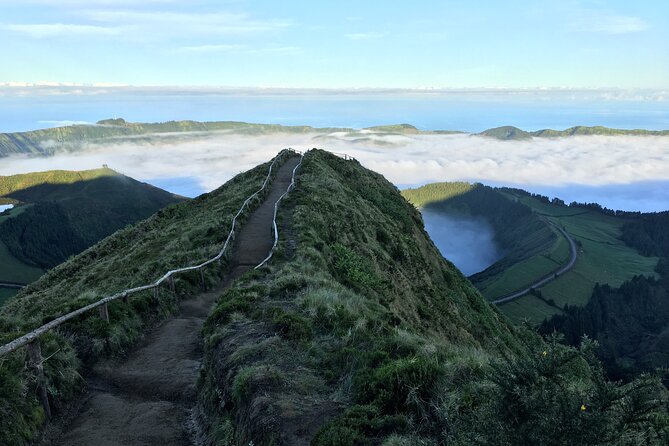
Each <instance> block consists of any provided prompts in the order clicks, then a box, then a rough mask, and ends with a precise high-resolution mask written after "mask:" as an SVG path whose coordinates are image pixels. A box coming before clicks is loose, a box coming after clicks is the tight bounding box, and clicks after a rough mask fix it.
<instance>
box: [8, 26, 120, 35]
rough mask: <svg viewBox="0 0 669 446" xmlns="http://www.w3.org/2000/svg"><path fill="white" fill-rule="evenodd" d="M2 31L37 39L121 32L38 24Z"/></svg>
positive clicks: (108, 29) (105, 27) (95, 27)
mask: <svg viewBox="0 0 669 446" xmlns="http://www.w3.org/2000/svg"><path fill="white" fill-rule="evenodd" d="M3 28H4V29H6V30H8V31H12V32H16V33H21V34H25V35H27V36H30V37H34V38H37V39H43V38H47V37H59V36H113V35H117V34H119V33H120V32H121V29H120V28H116V27H108V26H95V25H78V24H72V23H39V24H29V25H19V24H13V25H5V26H3Z"/></svg>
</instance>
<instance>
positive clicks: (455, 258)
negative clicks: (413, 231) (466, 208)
mask: <svg viewBox="0 0 669 446" xmlns="http://www.w3.org/2000/svg"><path fill="white" fill-rule="evenodd" d="M421 213H422V214H423V220H424V221H425V230H426V231H427V232H428V234H430V238H432V241H433V242H434V244H435V245H437V248H439V251H440V252H441V255H442V256H444V257H445V258H446V259H448V260H450V261H451V262H453V263H454V264H455V266H457V267H458V269H459V270H460V271H462V273H463V274H464V275H466V276H471V275H472V274H475V273H478V272H480V271H483V270H484V269H486V268H487V267H489V266H490V265H492V264H493V263H495V262H496V261H498V260H499V259H501V258H502V257H503V253H502V251H501V250H500V249H499V248H498V247H497V245H496V243H495V233H494V231H493V229H492V227H491V226H490V225H489V224H488V223H487V222H486V221H485V220H483V219H477V218H467V217H459V216H458V217H456V216H453V215H447V214H444V213H439V212H435V211H431V210H426V209H423V210H421Z"/></svg>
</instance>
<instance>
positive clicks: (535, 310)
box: [500, 294, 563, 325]
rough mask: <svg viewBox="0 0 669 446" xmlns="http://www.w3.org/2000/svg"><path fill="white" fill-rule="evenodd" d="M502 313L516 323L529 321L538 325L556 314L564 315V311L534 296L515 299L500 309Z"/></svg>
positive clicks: (529, 295) (528, 295) (527, 295)
mask: <svg viewBox="0 0 669 446" xmlns="http://www.w3.org/2000/svg"><path fill="white" fill-rule="evenodd" d="M500 309H501V310H502V312H503V313H504V314H505V315H506V316H508V317H509V319H511V320H512V321H513V322H515V323H522V322H524V321H528V322H529V323H531V324H532V325H536V324H538V323H540V322H541V321H543V320H544V319H546V318H550V317H551V316H553V315H554V314H562V313H563V311H562V310H560V309H559V308H556V307H555V306H552V305H549V304H548V303H546V301H544V300H542V299H539V298H538V297H536V296H534V295H532V294H526V295H525V296H522V297H519V298H518V299H514V300H512V301H511V302H508V303H505V304H504V305H502V306H501V307H500Z"/></svg>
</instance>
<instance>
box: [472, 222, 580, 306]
mask: <svg viewBox="0 0 669 446" xmlns="http://www.w3.org/2000/svg"><path fill="white" fill-rule="evenodd" d="M553 231H554V232H555V234H556V235H557V238H556V239H555V241H554V242H553V244H552V246H551V247H550V249H549V250H546V251H544V252H540V253H538V254H537V255H535V256H533V257H530V258H528V259H525V260H522V261H520V262H518V263H515V264H513V265H511V266H510V267H509V268H507V269H505V270H503V271H502V272H501V273H500V274H498V275H495V276H492V277H489V278H486V280H484V281H480V282H477V283H476V285H477V287H478V288H479V290H480V291H481V293H482V294H483V295H484V296H485V297H486V299H488V300H494V299H497V298H500V297H502V296H505V295H507V294H510V293H512V292H514V291H517V290H519V289H522V288H524V287H526V286H528V285H530V284H532V283H533V282H535V281H536V280H537V279H538V278H541V277H544V276H546V275H547V274H550V273H551V272H552V271H555V270H556V269H557V268H559V267H560V266H561V265H564V264H565V263H566V262H567V261H568V260H569V256H570V251H569V243H568V242H567V240H566V239H565V238H564V237H563V236H562V235H561V234H560V233H559V231H557V230H555V229H553Z"/></svg>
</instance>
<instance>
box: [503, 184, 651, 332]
mask: <svg viewBox="0 0 669 446" xmlns="http://www.w3.org/2000/svg"><path fill="white" fill-rule="evenodd" d="M520 199H521V201H523V202H524V203H526V204H527V205H529V206H531V207H532V208H533V209H535V210H536V211H537V212H540V213H542V214H544V215H546V218H548V219H550V220H551V221H553V222H554V223H555V224H558V225H560V226H562V227H563V228H564V229H565V230H566V231H567V233H568V234H570V235H571V237H572V238H573V239H574V240H575V241H576V242H577V244H578V245H579V246H578V256H577V260H576V264H575V265H574V268H573V269H572V270H571V271H569V272H567V273H565V274H564V275H562V276H560V277H559V278H557V279H556V280H554V281H552V282H550V283H549V284H547V285H546V286H544V287H543V288H542V289H541V292H542V295H543V297H544V298H545V299H552V300H553V301H554V302H555V303H556V305H558V306H560V307H562V306H564V305H567V304H568V305H580V306H582V305H585V304H586V303H587V302H588V300H589V299H590V296H591V295H592V290H593V289H594V286H595V283H607V284H609V285H611V286H618V285H620V284H621V283H622V282H624V281H626V280H629V279H631V278H632V277H634V276H635V275H646V276H653V277H655V276H656V273H655V266H656V265H657V261H658V258H657V257H645V256H642V255H640V254H639V253H638V252H637V251H636V250H635V249H634V248H632V247H630V246H627V245H626V244H625V243H624V242H623V241H622V240H620V238H619V237H620V234H621V227H622V225H623V224H625V222H626V220H625V219H624V218H621V217H614V216H609V215H605V214H602V213H600V212H597V211H594V210H585V209H581V208H577V209H572V208H567V207H564V206H557V205H553V204H546V203H543V202H540V201H539V200H537V199H535V198H532V197H521V198H520ZM507 305H508V304H504V305H502V306H501V309H502V311H504V312H505V313H506V311H507V310H506V308H507ZM516 306H519V304H516ZM512 311H513V313H519V310H517V309H515V310H512ZM527 311H528V315H529V314H536V311H534V310H531V309H529V308H528V310H527ZM530 319H532V320H533V321H534V322H540V321H537V320H536V319H534V318H530Z"/></svg>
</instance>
